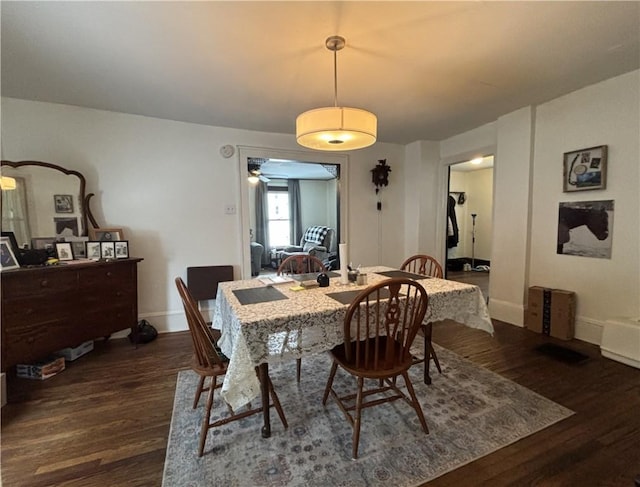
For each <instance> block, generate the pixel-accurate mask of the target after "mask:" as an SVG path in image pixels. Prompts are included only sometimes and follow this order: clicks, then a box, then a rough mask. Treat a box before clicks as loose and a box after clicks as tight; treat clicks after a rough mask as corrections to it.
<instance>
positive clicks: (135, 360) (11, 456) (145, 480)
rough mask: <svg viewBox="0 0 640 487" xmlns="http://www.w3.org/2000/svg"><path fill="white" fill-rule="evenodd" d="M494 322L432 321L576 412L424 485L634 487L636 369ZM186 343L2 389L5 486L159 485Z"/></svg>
mask: <svg viewBox="0 0 640 487" xmlns="http://www.w3.org/2000/svg"><path fill="white" fill-rule="evenodd" d="M495 325H496V333H495V336H494V337H491V336H489V335H488V334H486V333H484V332H481V331H478V330H471V329H469V328H466V327H464V326H461V325H457V324H454V323H442V324H436V325H435V327H434V337H435V341H436V342H437V343H439V344H441V345H443V346H445V347H447V348H449V349H451V350H453V351H455V352H457V353H458V354H460V355H463V356H465V357H468V358H469V359H470V360H472V361H474V362H476V363H478V364H480V365H483V366H485V367H487V368H489V369H491V370H493V371H495V372H497V373H499V374H501V375H503V376H504V377H507V378H509V379H512V380H514V381H516V382H518V383H520V384H522V385H524V386H526V387H529V388H530V389H533V390H535V391H537V392H538V393H540V394H542V395H544V396H546V397H548V398H551V399H553V400H555V401H557V402H559V403H561V404H563V405H565V406H566V407H568V408H570V409H572V410H574V411H575V412H576V414H575V415H574V416H572V417H570V418H568V419H566V420H564V421H562V422H560V423H558V424H556V425H553V426H551V427H549V428H547V429H545V430H543V431H541V432H539V433H537V434H534V435H532V436H530V437H528V438H525V439H523V440H520V441H518V442H516V443H514V444H513V445H510V446H508V447H506V448H503V449H501V450H499V451H497V452H495V453H493V454H492V455H489V456H486V457H484V458H482V459H480V460H477V461H475V462H473V463H471V464H469V465H466V466H464V467H462V468H459V469H457V470H455V471H453V472H450V473H449V474H447V475H444V476H442V477H440V478H438V479H435V480H434V481H432V482H430V483H429V484H428V485H429V486H456V487H459V486H477V485H491V486H507V485H508V486H530V485H536V486H572V487H573V486H611V487H613V486H621V487H622V486H624V487H632V486H633V483H634V482H633V478H634V477H635V476H636V475H638V474H640V371H639V370H637V369H634V368H631V367H627V366H625V365H622V364H619V363H617V362H613V361H610V360H607V359H603V358H601V357H600V354H599V349H598V348H597V347H594V346H592V345H589V344H585V343H581V342H570V345H571V346H572V347H574V348H575V349H577V350H579V351H582V352H584V353H586V354H588V355H589V356H590V357H591V358H590V359H589V360H588V361H586V362H584V363H582V364H580V365H567V364H564V363H561V362H558V361H557V360H554V359H551V358H548V357H545V356H542V355H539V354H537V353H536V352H535V351H534V350H533V349H534V347H535V346H536V345H538V344H540V343H543V342H546V341H554V340H552V339H549V338H548V337H544V336H541V335H537V334H534V333H532V332H529V331H527V330H523V329H520V328H516V327H513V326H510V325H505V324H501V323H495ZM190 346H191V344H190V338H189V336H188V335H187V334H186V333H173V334H169V335H161V336H160V337H159V338H158V339H157V340H156V341H154V342H152V343H149V344H147V345H142V346H140V347H139V348H138V349H137V350H136V349H134V348H133V347H132V346H131V345H130V344H129V342H128V341H126V340H111V341H109V342H97V343H96V348H95V350H94V351H93V352H91V353H90V354H88V355H87V356H85V357H82V358H80V359H78V360H77V361H76V362H73V363H70V364H69V365H68V368H67V370H65V371H64V372H62V373H61V374H59V375H58V376H55V377H53V378H51V379H48V380H46V381H43V382H36V381H29V380H26V379H13V380H10V381H9V384H8V386H9V400H10V403H9V404H8V405H7V406H5V407H4V408H2V477H3V485H4V487H22V486H24V487H27V486H28V487H41V486H54V485H55V486H82V487H88V486H100V487H102V486H110V487H113V486H118V487H119V486H123V487H125V486H159V485H160V483H161V479H162V469H163V464H164V457H165V448H166V441H167V437H168V434H169V422H170V418H171V409H172V404H173V395H174V389H175V382H176V375H177V371H178V370H180V369H183V368H185V367H186V366H187V365H188V361H189V359H190V355H191V350H190ZM436 373H437V372H436ZM283 406H284V408H285V411H286V408H287V405H286V404H283ZM427 420H428V413H427ZM195 454H196V452H194V455H195ZM247 485H249V484H247ZM390 485H392V484H390ZM172 487H173V486H172ZM176 487H179V486H176Z"/></svg>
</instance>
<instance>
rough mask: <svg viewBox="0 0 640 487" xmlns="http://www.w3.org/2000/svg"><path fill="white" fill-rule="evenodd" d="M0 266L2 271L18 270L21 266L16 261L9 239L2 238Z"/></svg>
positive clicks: (0, 239) (0, 238) (0, 240)
mask: <svg viewBox="0 0 640 487" xmlns="http://www.w3.org/2000/svg"><path fill="white" fill-rule="evenodd" d="M0 265H1V267H2V270H3V271H5V270H7V271H8V270H10V269H18V268H19V267H20V264H19V263H18V259H16V256H15V254H14V253H13V249H12V248H11V240H10V239H9V237H0Z"/></svg>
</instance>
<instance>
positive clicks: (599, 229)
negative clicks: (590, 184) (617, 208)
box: [557, 200, 614, 259]
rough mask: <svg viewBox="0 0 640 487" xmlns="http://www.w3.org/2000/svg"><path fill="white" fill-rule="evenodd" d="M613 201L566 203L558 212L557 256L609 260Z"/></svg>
mask: <svg viewBox="0 0 640 487" xmlns="http://www.w3.org/2000/svg"><path fill="white" fill-rule="evenodd" d="M613 210H614V200H601V201H567V202H561V203H560V205H559V208H558V250H557V253H558V254H564V255H579V256H581V257H596V258H599V259H610V258H611V248H612V240H611V239H612V236H613V213H614V212H613Z"/></svg>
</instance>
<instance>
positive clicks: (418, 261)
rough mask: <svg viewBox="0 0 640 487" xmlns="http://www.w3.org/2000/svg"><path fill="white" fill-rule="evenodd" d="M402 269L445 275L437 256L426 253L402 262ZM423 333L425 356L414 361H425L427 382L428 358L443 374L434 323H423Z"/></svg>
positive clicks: (424, 274) (425, 274) (440, 276)
mask: <svg viewBox="0 0 640 487" xmlns="http://www.w3.org/2000/svg"><path fill="white" fill-rule="evenodd" d="M400 270H403V271H407V272H413V273H414V274H420V275H422V276H429V277H437V278H438V279H442V278H443V277H444V273H443V272H442V266H441V265H440V263H439V262H438V261H437V260H436V259H435V258H433V257H431V256H430V255H425V254H417V255H412V256H411V257H409V258H408V259H407V260H405V261H404V262H403V263H402V265H401V266H400ZM422 333H423V335H424V358H417V357H414V360H413V363H414V365H415V364H421V363H423V362H424V382H425V383H427V382H428V380H429V364H428V360H429V359H432V360H433V363H434V364H436V368H437V369H438V372H439V373H440V374H442V368H441V367H440V361H439V360H438V356H437V355H436V351H435V350H434V348H433V345H432V343H431V333H432V324H431V323H428V324H426V325H424V324H423V325H422Z"/></svg>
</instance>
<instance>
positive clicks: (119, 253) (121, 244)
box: [114, 240, 129, 259]
mask: <svg viewBox="0 0 640 487" xmlns="http://www.w3.org/2000/svg"><path fill="white" fill-rule="evenodd" d="M114 243H115V251H116V259H128V258H129V241H128V240H118V241H117V242H114Z"/></svg>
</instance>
